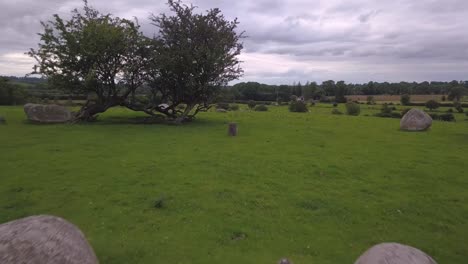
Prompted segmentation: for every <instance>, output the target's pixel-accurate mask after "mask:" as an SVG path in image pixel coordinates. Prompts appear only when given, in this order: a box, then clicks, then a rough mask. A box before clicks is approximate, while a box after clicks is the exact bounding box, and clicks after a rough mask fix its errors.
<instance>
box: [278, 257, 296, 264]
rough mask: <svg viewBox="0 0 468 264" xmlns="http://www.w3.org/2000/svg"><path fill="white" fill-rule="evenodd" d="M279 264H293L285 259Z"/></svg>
mask: <svg viewBox="0 0 468 264" xmlns="http://www.w3.org/2000/svg"><path fill="white" fill-rule="evenodd" d="M278 264H293V263H292V262H291V261H290V260H289V259H287V258H284V259H280V260H279V261H278Z"/></svg>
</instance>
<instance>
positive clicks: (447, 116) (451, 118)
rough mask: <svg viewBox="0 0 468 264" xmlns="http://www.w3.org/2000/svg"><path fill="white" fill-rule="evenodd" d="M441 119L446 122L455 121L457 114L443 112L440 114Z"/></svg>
mask: <svg viewBox="0 0 468 264" xmlns="http://www.w3.org/2000/svg"><path fill="white" fill-rule="evenodd" d="M439 120H440V121H445V122H454V121H455V116H454V115H453V114H451V113H447V114H441V115H440V116H439Z"/></svg>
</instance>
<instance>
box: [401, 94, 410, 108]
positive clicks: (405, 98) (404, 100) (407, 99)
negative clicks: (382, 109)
mask: <svg viewBox="0 0 468 264" xmlns="http://www.w3.org/2000/svg"><path fill="white" fill-rule="evenodd" d="M400 102H401V105H410V104H411V96H410V95H409V94H404V95H402V96H401V98H400Z"/></svg>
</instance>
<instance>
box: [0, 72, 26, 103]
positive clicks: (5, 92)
mask: <svg viewBox="0 0 468 264" xmlns="http://www.w3.org/2000/svg"><path fill="white" fill-rule="evenodd" d="M28 97H29V96H28V93H27V92H26V90H25V89H23V88H22V87H21V86H19V85H15V84H11V83H10V81H9V80H7V79H5V78H1V77H0V105H17V104H24V103H25V102H26V101H27V99H28Z"/></svg>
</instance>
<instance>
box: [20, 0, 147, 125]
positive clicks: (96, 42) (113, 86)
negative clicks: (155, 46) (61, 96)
mask: <svg viewBox="0 0 468 264" xmlns="http://www.w3.org/2000/svg"><path fill="white" fill-rule="evenodd" d="M42 25H43V27H44V32H43V33H40V34H39V35H40V37H41V38H40V39H41V40H40V43H39V47H38V49H31V50H30V51H29V52H28V54H29V55H30V56H32V57H33V58H35V59H36V61H37V63H36V65H35V66H34V71H33V74H41V75H43V76H46V77H47V78H48V80H49V82H50V84H51V85H52V86H53V87H57V88H61V89H66V90H68V91H70V92H72V93H79V94H88V95H90V96H89V98H90V99H89V100H88V101H87V102H86V104H85V105H84V106H83V107H82V108H81V110H80V111H79V112H78V113H77V115H76V117H75V120H83V121H88V120H92V119H94V118H95V116H96V115H97V114H99V113H102V112H105V111H106V110H107V109H109V108H110V107H113V106H119V105H120V106H127V105H128V104H130V103H131V102H130V100H128V98H129V96H130V95H132V94H134V93H135V91H136V89H137V88H139V87H140V86H141V85H142V84H143V81H144V77H145V75H146V71H145V68H146V64H147V63H148V61H149V60H148V59H147V58H148V57H150V56H149V55H148V54H146V53H147V52H149V50H148V49H147V44H148V39H146V38H145V37H144V36H143V35H142V34H141V33H140V31H139V25H138V23H137V21H131V20H127V19H121V18H118V17H113V16H111V15H110V14H101V13H99V12H98V11H97V10H95V9H93V8H92V7H90V6H88V4H87V1H86V0H85V1H84V8H83V10H82V11H79V10H77V9H75V10H73V11H72V17H71V19H70V20H64V19H62V18H61V17H60V16H59V15H54V17H53V19H52V20H51V21H48V22H42Z"/></svg>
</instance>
